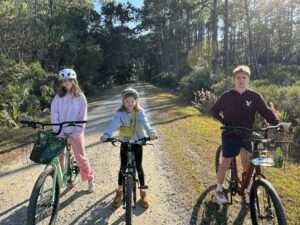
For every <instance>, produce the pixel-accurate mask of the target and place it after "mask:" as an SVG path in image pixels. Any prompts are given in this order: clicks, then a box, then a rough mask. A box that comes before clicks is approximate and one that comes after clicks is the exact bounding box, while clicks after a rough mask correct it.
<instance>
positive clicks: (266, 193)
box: [250, 178, 287, 225]
mask: <svg viewBox="0 0 300 225" xmlns="http://www.w3.org/2000/svg"><path fill="white" fill-rule="evenodd" d="M250 213H251V219H252V223H253V225H265V224H267V225H269V224H272V225H275V224H278V225H287V220H286V216H285V212H284V208H283V205H282V203H281V200H280V198H279V195H278V194H277V192H276V190H275V189H274V187H273V186H272V184H271V183H270V182H269V181H267V180H265V179H263V178H261V179H257V180H255V181H254V183H253V186H252V188H251V192H250Z"/></svg>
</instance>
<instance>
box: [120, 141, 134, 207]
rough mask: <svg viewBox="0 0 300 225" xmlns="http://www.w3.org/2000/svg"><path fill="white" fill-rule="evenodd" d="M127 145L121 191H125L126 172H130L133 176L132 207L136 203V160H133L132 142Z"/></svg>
mask: <svg viewBox="0 0 300 225" xmlns="http://www.w3.org/2000/svg"><path fill="white" fill-rule="evenodd" d="M127 146H128V150H127V165H126V170H125V172H124V173H123V171H121V172H122V175H123V184H124V185H123V192H124V193H125V187H126V185H125V182H126V176H127V175H128V174H131V175H132V177H133V198H134V207H135V204H136V182H137V178H136V162H135V154H134V151H133V148H132V144H130V143H129V144H127ZM123 205H125V198H123Z"/></svg>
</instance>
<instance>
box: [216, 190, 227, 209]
mask: <svg viewBox="0 0 300 225" xmlns="http://www.w3.org/2000/svg"><path fill="white" fill-rule="evenodd" d="M215 196H216V199H217V202H218V203H219V204H220V205H223V204H226V203H228V199H227V198H226V196H225V194H224V191H223V189H216V190H215Z"/></svg>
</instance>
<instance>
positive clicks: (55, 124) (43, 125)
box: [20, 120, 87, 135]
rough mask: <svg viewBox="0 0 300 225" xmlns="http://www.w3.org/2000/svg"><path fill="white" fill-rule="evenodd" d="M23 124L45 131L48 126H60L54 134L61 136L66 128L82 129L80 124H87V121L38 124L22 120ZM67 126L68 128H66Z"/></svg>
mask: <svg viewBox="0 0 300 225" xmlns="http://www.w3.org/2000/svg"><path fill="white" fill-rule="evenodd" d="M20 123H21V124H24V125H27V126H28V127H31V128H33V129H38V128H40V127H41V128H42V129H44V128H45V127H48V126H59V129H58V131H57V132H53V133H54V134H55V135H59V134H60V133H61V131H62V129H63V128H64V127H82V126H81V125H78V124H85V123H87V121H86V120H82V121H65V122H62V123H42V122H36V121H26V120H21V121H20ZM64 125H67V126H64Z"/></svg>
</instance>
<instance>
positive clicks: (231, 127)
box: [221, 124, 283, 132]
mask: <svg viewBox="0 0 300 225" xmlns="http://www.w3.org/2000/svg"><path fill="white" fill-rule="evenodd" d="M226 129H228V130H244V131H247V132H265V131H268V130H282V129H283V127H282V126H281V125H280V124H278V125H275V126H268V127H264V128H258V129H250V128H247V127H239V126H223V127H221V130H226Z"/></svg>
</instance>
